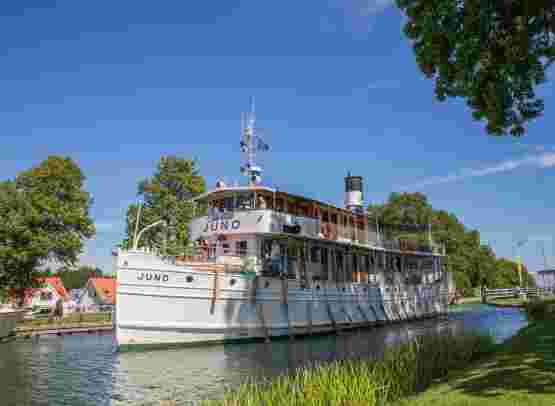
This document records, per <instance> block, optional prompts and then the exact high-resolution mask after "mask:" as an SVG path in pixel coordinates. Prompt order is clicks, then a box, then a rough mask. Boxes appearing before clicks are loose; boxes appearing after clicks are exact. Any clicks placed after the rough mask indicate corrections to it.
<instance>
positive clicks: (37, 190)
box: [0, 156, 95, 301]
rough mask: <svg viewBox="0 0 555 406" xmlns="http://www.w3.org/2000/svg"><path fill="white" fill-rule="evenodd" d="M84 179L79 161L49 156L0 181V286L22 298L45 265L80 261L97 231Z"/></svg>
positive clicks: (73, 263)
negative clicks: (15, 175) (85, 242)
mask: <svg viewBox="0 0 555 406" xmlns="http://www.w3.org/2000/svg"><path fill="white" fill-rule="evenodd" d="M84 181H85V177H84V175H83V173H82V172H81V170H80V168H79V167H78V166H77V164H76V163H75V162H73V161H72V160H71V159H69V158H62V157H56V156H51V157H49V158H48V159H46V160H45V161H43V162H42V163H40V164H39V165H38V166H36V167H34V168H32V169H30V170H27V171H24V172H22V173H20V174H19V175H17V177H16V178H15V180H12V181H6V182H2V183H0V288H2V287H4V288H7V289H13V290H15V292H16V293H17V295H18V297H19V300H20V301H21V300H23V293H24V291H25V289H27V288H29V287H32V286H33V284H34V283H35V280H36V278H35V277H36V276H38V275H39V274H40V271H39V270H40V267H41V266H43V265H44V264H46V263H49V262H57V263H61V264H64V265H68V266H73V265H75V264H76V263H77V259H78V256H79V254H80V253H81V251H82V249H83V240H84V239H86V238H90V237H92V236H93V235H94V233H95V228H94V224H93V222H92V220H91V218H90V217H89V206H90V204H91V203H92V200H91V198H90V196H89V194H88V193H87V192H86V191H85V190H84V189H83V183H84Z"/></svg>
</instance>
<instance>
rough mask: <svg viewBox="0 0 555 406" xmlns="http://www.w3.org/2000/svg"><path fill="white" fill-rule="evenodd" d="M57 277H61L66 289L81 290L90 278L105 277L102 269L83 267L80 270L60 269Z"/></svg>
mask: <svg viewBox="0 0 555 406" xmlns="http://www.w3.org/2000/svg"><path fill="white" fill-rule="evenodd" d="M57 276H59V277H60V279H61V280H62V283H63V284H64V287H65V288H66V289H68V290H69V289H81V288H83V287H85V285H86V284H87V281H88V280H89V278H100V277H103V276H104V275H103V272H102V270H101V269H100V268H97V267H92V266H88V265H81V266H79V267H78V268H73V269H72V268H68V267H62V268H60V269H58V271H57Z"/></svg>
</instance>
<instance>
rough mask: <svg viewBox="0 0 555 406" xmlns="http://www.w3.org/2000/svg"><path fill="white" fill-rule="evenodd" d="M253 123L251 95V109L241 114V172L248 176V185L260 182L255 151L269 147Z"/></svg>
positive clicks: (260, 173) (259, 170) (252, 100)
mask: <svg viewBox="0 0 555 406" xmlns="http://www.w3.org/2000/svg"><path fill="white" fill-rule="evenodd" d="M255 124H256V116H255V113H254V97H253V98H252V99H251V111H250V112H249V113H244V114H242V115H241V127H242V128H241V153H242V154H243V164H242V165H241V174H242V175H244V176H246V177H247V178H248V183H249V186H256V185H259V184H260V183H261V182H262V168H261V167H260V166H258V165H257V164H256V153H257V152H258V151H268V150H269V149H270V147H269V145H268V144H266V143H265V142H264V141H263V140H262V138H261V137H260V135H259V132H260V130H258V129H257V128H256V127H255Z"/></svg>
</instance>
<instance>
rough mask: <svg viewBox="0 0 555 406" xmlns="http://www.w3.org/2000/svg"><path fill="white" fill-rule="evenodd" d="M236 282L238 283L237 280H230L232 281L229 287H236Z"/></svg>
mask: <svg viewBox="0 0 555 406" xmlns="http://www.w3.org/2000/svg"><path fill="white" fill-rule="evenodd" d="M236 282H237V281H236V280H235V279H232V280H230V281H229V286H233V285H235V283H236Z"/></svg>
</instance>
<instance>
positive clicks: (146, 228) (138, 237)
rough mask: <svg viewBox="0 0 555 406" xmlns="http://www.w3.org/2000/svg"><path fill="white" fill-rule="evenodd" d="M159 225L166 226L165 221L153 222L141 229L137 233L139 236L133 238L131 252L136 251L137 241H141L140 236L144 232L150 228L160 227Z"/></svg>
mask: <svg viewBox="0 0 555 406" xmlns="http://www.w3.org/2000/svg"><path fill="white" fill-rule="evenodd" d="M160 224H164V225H165V224H166V222H165V220H158V221H155V222H154V223H152V224H149V225H148V226H146V227H145V228H143V229H142V230H141V231H140V232H139V234H137V235H136V236H135V238H134V239H133V250H136V249H137V246H138V245H139V240H140V239H141V235H142V234H143V233H144V232H145V231H146V230H149V229H151V228H152V227H156V226H157V225H160Z"/></svg>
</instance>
